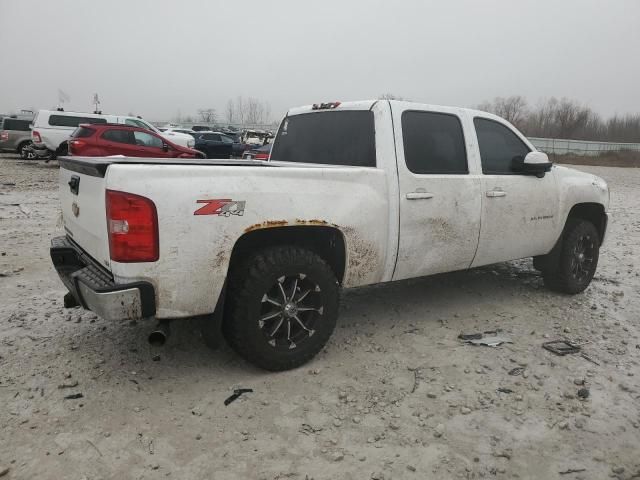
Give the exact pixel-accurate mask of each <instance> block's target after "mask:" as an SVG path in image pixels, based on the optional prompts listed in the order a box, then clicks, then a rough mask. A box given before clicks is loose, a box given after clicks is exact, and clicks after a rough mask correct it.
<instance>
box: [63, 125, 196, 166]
mask: <svg viewBox="0 0 640 480" xmlns="http://www.w3.org/2000/svg"><path fill="white" fill-rule="evenodd" d="M69 155H77V156H80V157H107V156H109V155H124V156H125V157H153V158H205V155H204V154H203V153H202V152H199V151H198V150H193V149H191V148H186V147H181V146H180V145H176V144H175V143H172V142H170V141H169V140H167V139H166V138H163V137H161V136H160V135H158V134H156V133H154V132H151V131H149V130H145V129H143V128H139V127H132V126H129V125H122V124H119V123H100V124H82V125H80V126H79V127H78V128H77V129H76V130H75V131H74V132H73V134H72V135H71V138H70V139H69Z"/></svg>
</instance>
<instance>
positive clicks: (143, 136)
mask: <svg viewBox="0 0 640 480" xmlns="http://www.w3.org/2000/svg"><path fill="white" fill-rule="evenodd" d="M133 136H134V137H135V139H136V145H140V146H141V147H153V148H162V144H163V141H162V140H160V139H159V138H158V137H156V136H155V135H150V134H148V133H146V132H137V131H136V132H133Z"/></svg>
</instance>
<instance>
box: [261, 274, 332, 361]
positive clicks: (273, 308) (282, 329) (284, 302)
mask: <svg viewBox="0 0 640 480" xmlns="http://www.w3.org/2000/svg"><path fill="white" fill-rule="evenodd" d="M323 313H324V306H323V303H322V291H321V289H320V286H319V285H318V284H317V283H315V282H313V281H312V280H311V279H309V277H308V276H306V275H305V274H304V273H298V274H295V275H283V276H281V277H279V278H278V279H277V280H276V282H275V283H274V284H273V285H272V286H271V287H270V288H269V289H268V290H267V292H266V293H265V294H264V295H263V297H262V303H261V308H260V318H259V319H258V327H259V328H260V330H261V331H262V334H263V335H264V337H265V339H266V341H267V343H268V344H269V345H270V346H271V347H272V348H275V349H277V350H293V349H296V348H299V347H300V346H301V345H303V344H304V343H305V342H306V341H307V340H308V339H309V338H311V337H312V336H313V335H314V334H315V333H316V329H317V327H318V324H319V322H320V321H321V319H322V314H323Z"/></svg>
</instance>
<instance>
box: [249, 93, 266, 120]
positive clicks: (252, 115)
mask: <svg viewBox="0 0 640 480" xmlns="http://www.w3.org/2000/svg"><path fill="white" fill-rule="evenodd" d="M246 108H247V110H246V112H247V117H246V121H247V123H249V124H258V123H262V116H263V114H262V110H263V108H262V103H261V102H260V101H259V100H258V99H257V98H254V97H249V98H248V99H247V107H246Z"/></svg>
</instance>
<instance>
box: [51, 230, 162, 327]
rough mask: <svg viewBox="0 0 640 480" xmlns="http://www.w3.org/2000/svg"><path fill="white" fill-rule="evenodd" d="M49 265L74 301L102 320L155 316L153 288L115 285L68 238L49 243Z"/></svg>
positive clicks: (144, 283)
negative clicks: (50, 264)
mask: <svg viewBox="0 0 640 480" xmlns="http://www.w3.org/2000/svg"><path fill="white" fill-rule="evenodd" d="M50 253H51V261H52V262H53V266H54V267H55V269H56V271H57V272H58V275H59V276H60V280H62V283H64V285H65V286H66V287H67V289H68V290H69V292H70V293H71V295H73V297H74V298H75V299H76V301H77V302H78V303H79V304H80V305H82V306H83V307H84V308H86V309H87V310H91V311H93V312H95V313H96V314H97V315H99V316H100V317H102V318H104V319H106V320H134V319H138V318H146V317H152V316H154V315H155V314H156V300H155V291H154V289H153V285H151V284H150V283H149V282H133V283H126V284H117V283H115V282H114V281H113V277H112V276H111V274H110V273H108V272H107V271H106V270H104V269H103V268H102V267H101V266H99V265H98V264H97V263H96V262H95V261H94V260H93V259H92V258H91V257H90V256H89V255H87V254H86V253H84V252H83V251H82V250H81V249H80V247H78V246H77V245H76V244H75V243H73V242H72V241H71V240H70V239H69V238H68V237H56V238H54V239H52V240H51V249H50Z"/></svg>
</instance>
